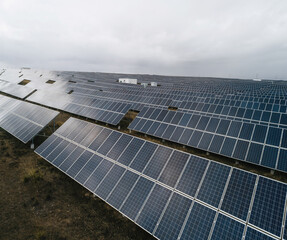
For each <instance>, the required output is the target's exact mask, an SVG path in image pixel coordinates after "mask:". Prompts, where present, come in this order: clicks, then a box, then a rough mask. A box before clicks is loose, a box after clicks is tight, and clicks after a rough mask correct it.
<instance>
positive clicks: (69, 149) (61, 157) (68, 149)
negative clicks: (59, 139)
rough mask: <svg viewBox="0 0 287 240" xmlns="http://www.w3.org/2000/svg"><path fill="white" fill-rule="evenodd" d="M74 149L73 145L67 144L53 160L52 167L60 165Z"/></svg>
mask: <svg viewBox="0 0 287 240" xmlns="http://www.w3.org/2000/svg"><path fill="white" fill-rule="evenodd" d="M76 147H77V146H76V145H75V144H73V143H70V144H68V145H67V147H66V148H65V149H64V150H63V151H62V152H61V153H60V154H59V155H58V156H57V157H56V158H55V159H54V161H53V162H52V163H53V165H55V166H59V165H61V164H62V163H63V162H64V161H65V160H66V158H67V157H68V156H69V155H70V154H71V152H73V150H74V149H75V148H76Z"/></svg>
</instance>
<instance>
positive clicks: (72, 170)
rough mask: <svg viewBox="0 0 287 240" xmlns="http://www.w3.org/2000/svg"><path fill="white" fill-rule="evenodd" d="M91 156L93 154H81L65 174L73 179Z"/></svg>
mask: <svg viewBox="0 0 287 240" xmlns="http://www.w3.org/2000/svg"><path fill="white" fill-rule="evenodd" d="M92 156H93V154H92V153H91V152H88V151H85V152H83V154H82V155H81V156H80V157H79V158H78V159H77V161H76V162H75V163H74V164H73V165H72V166H71V167H70V168H69V169H68V170H67V174H68V175H70V177H75V176H76V175H77V173H78V172H79V171H80V170H81V169H82V167H83V166H84V165H85V164H86V163H87V162H88V161H89V159H90V158H91V157H92Z"/></svg>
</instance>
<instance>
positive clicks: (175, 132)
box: [128, 108, 287, 172]
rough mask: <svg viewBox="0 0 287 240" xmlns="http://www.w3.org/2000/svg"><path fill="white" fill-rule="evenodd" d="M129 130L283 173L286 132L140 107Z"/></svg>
mask: <svg viewBox="0 0 287 240" xmlns="http://www.w3.org/2000/svg"><path fill="white" fill-rule="evenodd" d="M128 128H129V129H131V130H135V131H138V132H142V133H146V134H149V135H152V136H155V137H159V138H162V139H166V140H169V141H173V142H177V143H180V144H184V145H187V146H191V147H195V148H199V149H202V150H206V151H209V152H213V153H217V154H221V155H224V156H228V157H232V158H235V159H238V160H242V161H247V162H250V163H254V164H258V165H262V166H265V167H268V168H271V169H276V170H280V171H284V172H287V160H286V153H287V129H282V128H277V127H271V126H264V125H259V124H254V123H246V122H242V121H234V120H227V119H220V118H215V117H208V116H201V115H198V114H191V113H183V112H180V111H169V110H165V109H158V108H144V110H143V111H141V112H140V113H139V114H138V115H137V117H136V118H135V119H134V121H133V122H132V123H131V124H130V125H129V127H128Z"/></svg>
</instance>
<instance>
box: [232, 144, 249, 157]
mask: <svg viewBox="0 0 287 240" xmlns="http://www.w3.org/2000/svg"><path fill="white" fill-rule="evenodd" d="M248 146H249V142H247V141H242V140H238V141H237V144H236V146H235V149H234V152H233V157H234V158H237V159H240V160H244V159H245V155H246V153H247V150H248Z"/></svg>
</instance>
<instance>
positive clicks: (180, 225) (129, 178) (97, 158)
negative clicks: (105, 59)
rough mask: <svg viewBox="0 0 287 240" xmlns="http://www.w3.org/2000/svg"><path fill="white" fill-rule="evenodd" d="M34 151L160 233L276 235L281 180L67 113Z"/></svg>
mask: <svg viewBox="0 0 287 240" xmlns="http://www.w3.org/2000/svg"><path fill="white" fill-rule="evenodd" d="M35 152H36V153H37V154H39V155H40V156H41V157H43V158H45V159H46V160H47V161H49V162H50V163H51V164H53V165H54V166H55V167H57V168H58V169H60V170H61V171H63V172H64V173H66V174H67V175H68V176H70V177H71V178H73V179H74V180H76V181H77V182H78V183H80V184H81V185H83V186H84V187H86V188H87V189H88V190H90V191H91V192H93V193H94V194H96V195H97V196H99V197H100V198H101V199H103V200H104V201H106V202H107V203H108V204H110V205H111V206H113V207H114V208H115V209H117V210H119V211H120V212H121V213H123V214H124V215H126V216H127V217H128V218H130V219H131V220H132V221H134V222H135V223H137V224H138V225H139V226H141V227H142V228H143V229H145V230H146V231H148V232H149V233H151V234H152V235H154V236H155V237H157V238H159V239H176V238H178V239H208V236H209V237H210V239H227V238H228V239H242V237H244V236H245V239H254V237H256V238H257V239H280V238H281V237H282V236H283V234H286V233H285V230H284V229H282V226H284V225H285V222H284V221H285V218H286V210H285V204H286V193H287V185H286V184H283V183H280V182H277V181H274V180H271V179H268V178H265V177H262V176H258V175H255V174H252V173H248V172H245V171H242V170H240V169H237V168H232V167H229V166H226V165H223V164H219V163H216V162H213V161H211V160H207V159H204V158H200V157H197V156H194V155H191V154H187V153H184V152H181V151H178V150H175V149H171V148H168V147H164V146H161V145H158V144H155V143H152V142H149V141H145V140H142V139H139V138H136V137H133V136H130V135H127V134H124V133H121V132H118V131H114V130H111V129H108V128H104V127H101V126H98V125H95V124H92V123H88V122H85V121H82V120H77V119H74V118H70V119H69V120H68V121H67V122H66V123H65V124H64V125H62V126H61V127H60V128H59V129H58V130H57V131H56V132H55V133H54V134H53V135H51V136H50V137H49V138H48V139H47V140H46V141H45V142H44V143H43V144H42V145H40V146H39V147H38V148H37V149H36V150H35Z"/></svg>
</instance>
